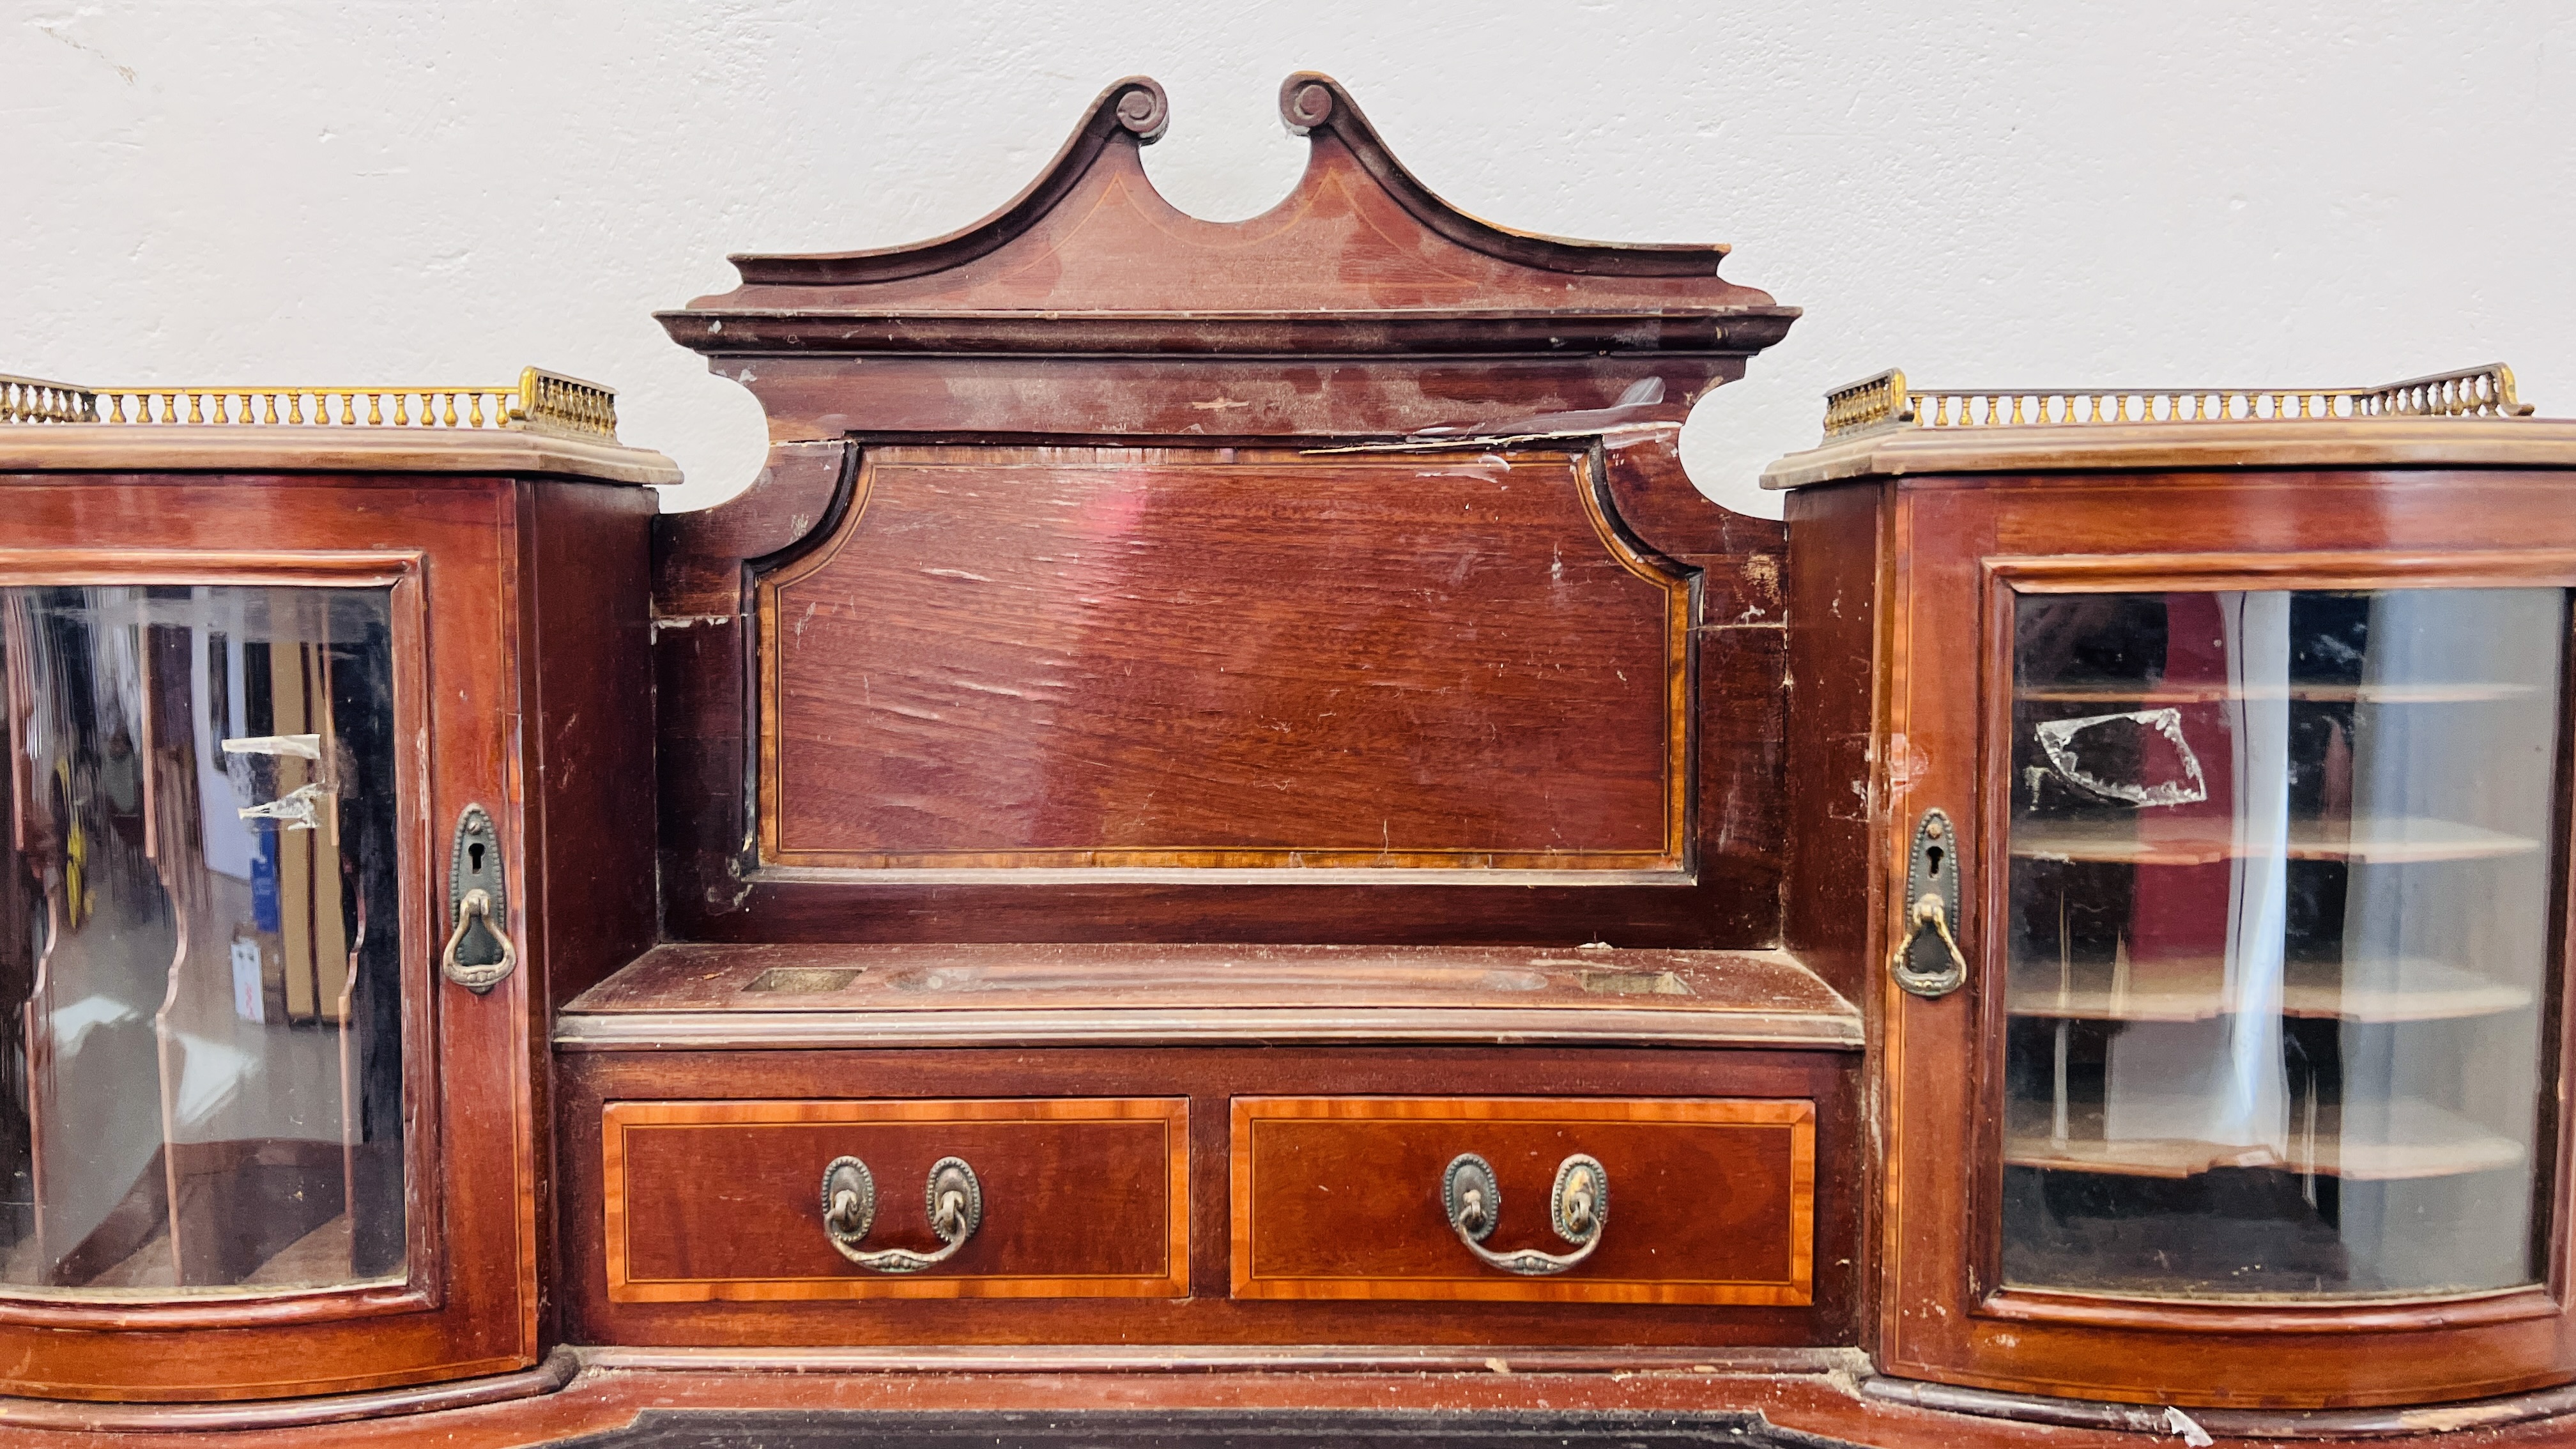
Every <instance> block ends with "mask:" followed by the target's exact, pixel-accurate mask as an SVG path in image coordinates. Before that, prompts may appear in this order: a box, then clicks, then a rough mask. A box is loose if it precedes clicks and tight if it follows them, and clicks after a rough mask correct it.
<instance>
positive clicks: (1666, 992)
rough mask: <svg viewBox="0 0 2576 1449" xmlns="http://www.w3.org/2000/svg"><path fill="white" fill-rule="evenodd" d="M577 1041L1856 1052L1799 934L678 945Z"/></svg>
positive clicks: (630, 982) (617, 982)
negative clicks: (1625, 1045) (1763, 946)
mask: <svg viewBox="0 0 2576 1449" xmlns="http://www.w3.org/2000/svg"><path fill="white" fill-rule="evenodd" d="M555 1040H556V1042H557V1044H558V1045H561V1046H565V1047H569V1048H594V1049H609V1048H627V1049H632V1048H639V1047H640V1048H650V1047H655V1046H672V1047H701V1046H713V1045H726V1044H730V1045H740V1046H808V1045H831V1044H836V1043H848V1042H857V1041H864V1042H867V1043H869V1044H872V1045H879V1046H884V1045H895V1044H914V1045H932V1044H945V1045H967V1044H972V1043H974V1042H976V1041H979V1040H996V1041H1007V1042H1010V1043H1012V1044H1014V1045H1019V1044H1025V1043H1030V1042H1039V1041H1044V1042H1048V1043H1052V1044H1066V1043H1075V1042H1082V1043H1117V1042H1128V1041H1134V1042H1151V1043H1164V1044H1168V1043H1172V1042H1236V1041H1259V1042H1282V1041H1306V1042H1316V1041H1499V1040H1512V1041H1587V1042H1654V1043H1686V1044H1697V1045H1707V1044H1716V1043H1750V1044H1757V1045H1766V1046H1810V1047H1815V1046H1821V1047H1829V1048H1840V1049H1857V1048H1858V1047H1859V1046H1860V1044H1861V1021H1860V1012H1859V1010H1858V1008H1856V1007H1854V1006H1853V1005H1852V1004H1851V1003H1850V1002H1848V1001H1846V1000H1844V999H1843V998H1842V997H1841V996H1840V995H1838V994H1836V993H1835V992H1834V990H1833V989H1832V988H1831V987H1829V986H1827V985H1826V984H1825V983H1824V982H1823V981H1822V980H1821V979H1819V978H1818V977H1817V976H1816V975H1815V973H1814V972H1812V971H1810V970H1808V969H1807V967H1806V966H1805V965H1803V964H1802V963H1800V962H1799V961H1798V959H1797V958H1796V957H1794V956H1791V955H1789V954H1788V953H1787V952H1784V951H1629V950H1613V949H1609V948H1584V947H1576V948H1568V949H1555V948H1547V947H1504V946H1402V947H1370V946H1204V945H1199V946H1149V945H707V944H691V945H664V946H658V947H655V948H654V949H653V950H651V951H649V952H647V953H645V955H643V956H642V957H641V958H639V959H637V960H636V961H635V962H634V963H633V964H631V965H629V966H627V967H626V968H625V969H624V970H622V971H620V972H618V973H617V974H616V975H615V976H613V977H611V978H609V979H608V980H606V981H604V982H602V983H600V984H599V985H598V986H596V987H594V988H592V989H591V990H589V991H587V992H585V993H583V994H582V995H581V996H579V997H577V998H575V999H574V1000H573V1002H572V1003H571V1004H570V1005H569V1006H568V1007H567V1008H566V1009H565V1013H564V1015H563V1017H562V1019H561V1021H560V1022H559V1024H558V1026H557V1029H556V1035H555Z"/></svg>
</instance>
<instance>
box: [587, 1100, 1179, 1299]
mask: <svg viewBox="0 0 2576 1449" xmlns="http://www.w3.org/2000/svg"><path fill="white" fill-rule="evenodd" d="M602 1117H603V1154H604V1158H603V1162H602V1167H603V1168H604V1169H605V1171H604V1176H605V1180H606V1185H607V1192H606V1208H607V1249H608V1252H607V1258H608V1296H609V1298H610V1299H611V1300H612V1301H616V1302H623V1303H669V1302H695V1301H705V1300H710V1299H725V1300H739V1301H748V1300H775V1299H818V1298H821V1299H829V1298H1136V1297H1145V1298H1151V1297H1169V1298H1178V1297H1183V1296H1185V1295H1186V1294H1187V1293H1188V1291H1189V1211H1188V1200H1189V1199H1188V1195H1189V1102H1188V1100H1187V1099H1186V1098H1179V1097H1127V1098H1076V1099H1060V1100H1038V1101H893V1102H822V1101H789V1102H611V1103H608V1104H607V1105H606V1106H605V1108H604V1110H603V1113H602ZM843 1158H854V1159H856V1160H857V1161H858V1162H860V1163H862V1164H864V1165H865V1169H866V1173H865V1176H866V1178H867V1179H868V1180H869V1181H870V1182H871V1183H872V1185H873V1188H874V1204H875V1213H874V1216H873V1219H872V1220H871V1221H870V1222H869V1223H868V1224H867V1228H866V1231H865V1233H864V1234H863V1235H859V1236H857V1237H856V1238H855V1239H854V1240H853V1241H852V1243H851V1249H852V1251H857V1252H864V1253H872V1254H873V1253H882V1252H884V1251H885V1250H888V1249H904V1250H909V1251H911V1252H913V1253H916V1254H921V1255H929V1254H931V1253H935V1252H937V1251H939V1250H940V1249H941V1248H942V1246H943V1240H942V1238H941V1236H939V1235H938V1234H936V1233H934V1231H933V1228H932V1220H931V1208H930V1204H929V1201H928V1198H929V1195H930V1189H931V1187H932V1184H933V1182H934V1181H939V1182H941V1183H942V1185H943V1186H949V1187H953V1186H955V1185H956V1178H955V1177H954V1176H953V1175H950V1176H945V1177H941V1176H939V1175H938V1174H940V1171H941V1164H942V1163H944V1162H945V1161H947V1160H948V1159H952V1158H953V1159H956V1160H958V1161H960V1162H963V1163H964V1164H965V1165H966V1166H967V1167H968V1168H969V1169H971V1173H972V1187H973V1189H974V1192H975V1195H976V1197H977V1198H978V1206H979V1207H980V1214H979V1215H978V1216H977V1217H976V1218H975V1220H974V1227H973V1230H972V1231H971V1232H968V1233H966V1234H964V1235H963V1236H962V1240H961V1241H960V1242H958V1244H957V1246H956V1251H955V1252H954V1253H953V1254H950V1255H949V1256H947V1257H945V1258H943V1259H941V1260H940V1261H938V1262H935V1263H932V1264H929V1265H927V1266H910V1265H908V1264H906V1263H904V1262H903V1261H902V1260H894V1261H892V1262H890V1263H888V1264H887V1266H886V1267H885V1268H882V1269H872V1268H870V1267H867V1266H863V1265H862V1264H860V1263H858V1262H855V1261H853V1260H852V1259H851V1258H850V1257H848V1256H846V1255H845V1254H844V1252H843V1251H842V1249H841V1248H840V1247H838V1246H836V1245H835V1244H834V1243H833V1241H832V1240H831V1237H830V1236H829V1235H828V1234H827V1233H826V1231H825V1228H824V1220H823V1215H824V1195H825V1191H826V1188H825V1179H826V1176H827V1174H828V1173H829V1172H830V1170H831V1168H832V1167H833V1164H835V1163H836V1162H837V1161H839V1160H840V1159H843ZM850 1181H851V1174H849V1173H847V1172H844V1173H843V1174H841V1175H840V1176H839V1177H838V1179H837V1180H836V1182H837V1185H838V1186H841V1187H847V1186H848V1185H849V1183H850ZM845 1221H850V1222H854V1221H855V1218H854V1217H853V1218H851V1219H845Z"/></svg>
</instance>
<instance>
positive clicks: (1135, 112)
mask: <svg viewBox="0 0 2576 1449" xmlns="http://www.w3.org/2000/svg"><path fill="white" fill-rule="evenodd" d="M1118 124H1119V125H1122V126H1124V127H1126V128H1127V129H1128V130H1130V131H1132V132H1134V133H1135V135H1136V144H1138V145H1140V146H1151V145H1153V144H1154V143H1155V142H1157V141H1159V140H1161V139H1163V132H1164V130H1165V129H1167V128H1168V127H1170V125H1171V124H1172V102H1171V99H1170V98H1169V97H1168V96H1165V95H1164V94H1163V88H1162V87H1161V86H1159V85H1156V84H1155V83H1154V82H1153V80H1152V78H1150V77H1147V76H1141V75H1131V76H1129V77H1127V78H1126V79H1125V80H1123V81H1120V82H1119V83H1118Z"/></svg>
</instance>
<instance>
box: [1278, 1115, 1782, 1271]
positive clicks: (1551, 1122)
mask: <svg viewBox="0 0 2576 1449" xmlns="http://www.w3.org/2000/svg"><path fill="white" fill-rule="evenodd" d="M1232 1126H1233V1133H1232V1138H1231V1141H1230V1143H1229V1148H1228V1161H1229V1165H1230V1167H1231V1170H1232V1175H1233V1189H1234V1191H1233V1199H1232V1202H1233V1211H1234V1235H1233V1236H1234V1241H1233V1266H1234V1292H1235V1296H1237V1297H1239V1298H1370V1299H1402V1298H1422V1299H1489V1300H1506V1301H1511V1300H1517V1301H1531V1302H1549V1303H1777V1304H1800V1303H1805V1302H1807V1301H1809V1298H1810V1296H1811V1294H1810V1287H1811V1283H1812V1276H1813V1274H1812V1261H1813V1259H1812V1254H1813V1231H1814V1226H1815V1175H1816V1161H1815V1108H1814V1106H1813V1105H1812V1104H1811V1103H1807V1102H1780V1101H1768V1102H1761V1101H1690V1100H1661V1101H1656V1100H1635V1099H1625V1100H1622V1099H1612V1100H1607V1101H1602V1100H1584V1099H1566V1098H1514V1097H1488V1098H1455V1097H1446V1098H1444V1097H1416V1098H1383V1097H1284V1098H1283V1097H1238V1098H1236V1099H1235V1101H1234V1106H1233V1122H1232ZM1463 1152H1473V1153H1475V1154H1477V1155H1478V1156H1480V1157H1482V1158H1484V1159H1485V1160H1486V1161H1487V1162H1488V1163H1490V1164H1491V1165H1492V1167H1493V1169H1494V1174H1495V1178H1496V1185H1497V1188H1498V1189H1499V1196H1500V1198H1501V1200H1502V1207H1501V1210H1500V1212H1499V1214H1498V1221H1497V1223H1496V1226H1495V1230H1494V1234H1493V1236H1492V1237H1491V1238H1489V1239H1488V1240H1487V1242H1486V1244H1485V1246H1486V1247H1488V1248H1489V1249H1492V1250H1493V1251H1496V1252H1509V1251H1515V1250H1517V1249H1520V1248H1538V1249H1540V1250H1541V1251H1544V1252H1550V1253H1564V1252H1566V1251H1568V1250H1569V1249H1570V1248H1571V1246H1572V1245H1571V1244H1568V1243H1565V1242H1563V1241H1560V1240H1559V1239H1558V1238H1557V1236H1556V1235H1555V1233H1554V1232H1553V1231H1552V1229H1551V1227H1550V1224H1549V1216H1548V1215H1549V1201H1550V1194H1551V1192H1552V1191H1553V1187H1554V1183H1555V1177H1556V1172H1557V1165H1558V1163H1559V1162H1560V1161H1562V1160H1563V1159H1564V1158H1565V1157H1566V1156H1567V1155H1568V1154H1571V1153H1577V1152H1580V1153H1585V1154H1588V1155H1590V1156H1592V1157H1594V1158H1597V1159H1599V1161H1600V1162H1601V1165H1602V1170H1603V1172H1604V1174H1605V1175H1606V1177H1607V1179H1608V1186H1609V1190H1608V1192H1607V1193H1606V1194H1605V1196H1606V1197H1607V1199H1608V1201H1609V1204H1610V1209H1611V1210H1610V1212H1609V1213H1608V1214H1607V1215H1606V1216H1605V1218H1604V1221H1603V1224H1602V1228H1601V1246H1600V1247H1599V1248H1598V1249H1597V1250H1596V1251H1595V1252H1594V1253H1593V1254H1592V1256H1591V1257H1589V1258H1587V1259H1586V1260H1585V1261H1583V1262H1582V1263H1580V1264H1578V1265H1576V1266H1575V1267H1573V1268H1572V1269H1569V1270H1567V1271H1566V1272H1565V1273H1564V1274H1563V1275H1561V1276H1549V1277H1516V1276H1513V1275H1510V1274H1507V1273H1504V1272H1501V1271H1500V1270H1497V1269H1494V1268H1490V1267H1487V1266H1485V1265H1484V1264H1482V1263H1480V1262H1479V1261H1477V1259H1476V1258H1475V1257H1474V1256H1473V1255H1472V1254H1470V1253H1469V1252H1468V1250H1467V1249H1466V1247H1465V1246H1464V1245H1463V1244H1462V1243H1460V1242H1459V1241H1458V1239H1457V1235H1456V1233H1455V1232H1454V1231H1453V1230H1452V1229H1451V1227H1450V1225H1449V1222H1448V1218H1447V1213H1446V1209H1445V1208H1444V1207H1443V1205H1442V1198H1441V1183H1442V1181H1443V1177H1444V1175H1445V1172H1446V1170H1447V1166H1448V1164H1449V1162H1450V1160H1451V1159H1452V1158H1454V1157H1456V1156H1457V1155H1458V1154H1460V1153H1463Z"/></svg>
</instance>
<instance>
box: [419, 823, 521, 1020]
mask: <svg viewBox="0 0 2576 1449" xmlns="http://www.w3.org/2000/svg"><path fill="white" fill-rule="evenodd" d="M509 915H510V896H509V885H508V882H507V880H506V879H505V875H504V872H503V871H502V869H501V836H500V832H499V831H498V830H497V829H495V828H494V827H493V824H492V815H491V812H490V811H487V810H485V809H484V808H483V807H482V806H480V805H468V806H466V807H465V813H464V814H462V815H460V816H458V817H457V819H456V848H455V851H454V852H453V853H452V854H451V855H450V857H449V859H448V865H447V920H448V926H449V935H448V938H447V949H446V950H445V951H443V952H441V953H440V955H439V962H438V967H439V970H440V971H441V972H443V973H444V974H445V975H446V977H447V979H448V980H450V981H453V982H455V983H456V984H457V985H459V986H462V987H464V988H465V989H466V990H468V991H471V992H473V993H474V994H475V995H477V996H480V995H482V994H483V993H485V992H487V991H490V990H491V989H492V988H493V987H495V986H498V985H500V984H501V983H502V982H503V981H504V980H507V979H508V978H509V975H510V973H511V972H512V971H513V970H516V969H517V968H518V964H519V951H518V948H517V947H516V946H514V945H512V944H511V941H510V937H509V934H508V927H507V925H506V924H505V923H506V922H507V921H508V920H509Z"/></svg>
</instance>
